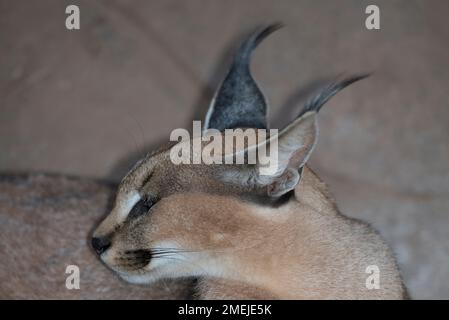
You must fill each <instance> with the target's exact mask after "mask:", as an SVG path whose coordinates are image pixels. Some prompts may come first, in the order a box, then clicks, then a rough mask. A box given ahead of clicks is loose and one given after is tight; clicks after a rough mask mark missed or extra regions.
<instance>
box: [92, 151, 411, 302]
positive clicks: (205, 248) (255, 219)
mask: <svg viewBox="0 0 449 320" xmlns="http://www.w3.org/2000/svg"><path fill="white" fill-rule="evenodd" d="M168 154H169V150H165V151H162V152H160V153H157V154H155V155H153V156H149V157H147V158H146V159H144V160H143V161H142V162H141V163H140V164H138V165H137V166H136V167H135V168H134V169H133V170H132V171H131V172H130V173H129V174H128V175H127V176H126V177H125V178H124V180H123V182H122V184H121V186H120V188H119V192H118V195H117V200H116V203H115V207H114V209H113V210H112V213H111V214H110V215H109V217H107V218H106V219H105V221H104V222H103V223H102V224H101V225H100V226H99V228H98V229H97V231H96V232H95V236H106V235H108V236H110V237H111V238H112V246H111V247H110V249H108V250H107V251H106V253H104V254H103V255H102V256H101V258H102V260H103V261H104V262H105V263H106V264H107V265H108V266H109V267H111V268H112V269H113V270H115V271H117V272H118V274H119V275H121V276H122V277H123V278H124V279H125V280H128V281H130V282H135V283H152V282H154V281H156V280H158V279H161V278H180V277H190V276H194V277H200V278H201V279H202V280H201V282H200V285H199V286H198V292H197V295H198V296H199V297H200V298H218V299H219V298H248V299H250V298H267V299H269V298H280V299H400V298H403V297H405V296H406V292H405V290H404V286H403V284H402V281H401V278H400V276H399V272H398V269H397V266H396V264H395V261H394V258H393V256H392V254H391V252H390V250H389V248H388V247H387V245H386V244H385V243H384V242H383V240H382V239H381V237H380V236H379V235H378V234H377V233H376V232H375V231H373V230H372V229H371V228H370V227H369V226H368V225H366V224H363V223H361V222H359V221H356V220H353V219H349V218H346V217H344V216H342V215H341V214H340V213H339V212H338V210H337V208H336V206H335V204H334V201H333V200H332V198H331V197H330V195H329V193H328V191H327V188H326V186H325V185H324V184H323V183H322V182H321V181H320V180H319V179H318V177H317V176H316V175H315V174H314V173H313V172H312V171H311V170H310V169H308V168H307V167H304V172H303V176H302V179H301V181H300V183H299V184H298V185H297V187H296V188H295V190H294V197H292V198H291V199H290V200H289V201H288V202H287V203H284V204H282V205H280V206H275V207H273V206H267V205H263V204H258V203H257V201H249V200H247V199H245V198H242V197H240V193H241V192H243V191H244V190H243V189H241V188H243V187H241V186H240V189H239V187H236V186H234V185H232V184H228V183H223V182H222V181H220V179H219V178H217V177H218V176H220V175H217V171H219V170H228V169H223V167H224V166H206V165H179V166H175V165H173V164H172V163H171V162H170V160H169V158H168ZM133 190H134V191H137V192H139V194H140V195H141V196H142V197H145V196H147V195H151V196H157V197H158V199H159V200H158V202H157V203H156V204H155V205H154V206H153V207H152V208H151V209H150V210H149V212H148V213H147V214H144V215H142V216H140V217H138V218H136V219H133V220H131V221H129V220H120V221H117V220H116V219H117V217H118V216H122V214H123V213H122V212H120V211H121V210H122V208H123V207H125V205H124V204H123V202H126V201H127V200H126V199H127V197H128V195H129V194H130V192H132V191H133ZM155 247H162V248H168V247H170V248H171V247H175V248H178V249H183V250H185V252H177V253H174V254H173V255H171V256H170V257H166V258H153V259H152V260H151V262H150V263H149V264H148V265H145V266H143V267H140V268H137V269H136V268H132V267H129V265H127V264H124V261H126V259H125V253H126V252H127V251H129V250H139V249H152V248H155ZM369 265H377V266H378V267H379V269H380V289H378V290H369V289H367V288H366V286H365V282H366V278H367V277H368V274H367V273H365V270H366V267H367V266H369ZM242 288H244V289H242ZM232 292H235V295H233V294H232Z"/></svg>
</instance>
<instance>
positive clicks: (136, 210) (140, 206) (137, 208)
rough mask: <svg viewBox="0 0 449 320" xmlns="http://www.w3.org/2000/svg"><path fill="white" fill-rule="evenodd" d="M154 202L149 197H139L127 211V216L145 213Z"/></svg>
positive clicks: (133, 216)
mask: <svg viewBox="0 0 449 320" xmlns="http://www.w3.org/2000/svg"><path fill="white" fill-rule="evenodd" d="M155 203H156V202H155V201H153V200H151V199H145V198H144V199H140V200H139V201H138V202H137V203H136V204H135V205H134V207H133V208H132V209H131V211H130V212H129V214H128V218H129V219H133V218H136V217H138V216H141V215H143V214H145V213H147V212H148V211H149V210H150V209H151V207H152V206H153V205H154V204H155Z"/></svg>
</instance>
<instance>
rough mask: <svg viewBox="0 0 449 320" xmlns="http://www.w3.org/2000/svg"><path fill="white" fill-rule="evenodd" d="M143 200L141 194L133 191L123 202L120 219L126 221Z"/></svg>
mask: <svg viewBox="0 0 449 320" xmlns="http://www.w3.org/2000/svg"><path fill="white" fill-rule="evenodd" d="M140 199H141V196H140V194H139V193H138V192H137V191H132V192H130V193H129V194H128V196H127V197H126V199H125V200H124V201H123V203H122V206H121V208H120V216H119V219H123V220H124V219H126V217H127V216H128V214H129V212H130V211H131V209H132V208H133V207H134V205H135V204H136V203H137V202H138V201H139V200H140Z"/></svg>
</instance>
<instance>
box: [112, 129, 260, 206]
mask: <svg viewBox="0 0 449 320" xmlns="http://www.w3.org/2000/svg"><path fill="white" fill-rule="evenodd" d="M242 135H245V133H242V132H237V133H236V136H242ZM208 136H209V137H210V136H212V137H213V139H216V138H217V137H218V139H222V140H221V141H222V144H221V145H222V146H223V153H222V154H221V156H224V157H226V156H228V152H230V153H232V154H233V153H234V152H236V151H237V152H238V151H240V150H241V149H242V148H243V145H241V146H238V145H233V146H234V148H226V145H227V144H228V143H233V140H232V139H228V140H226V139H225V137H224V135H223V134H222V133H218V134H213V135H210V134H209V135H208ZM210 141H212V139H202V138H201V137H197V138H193V139H190V140H188V141H181V142H171V143H168V144H166V145H164V146H163V147H161V148H159V150H157V151H156V152H153V153H151V154H148V155H147V156H145V157H144V158H143V159H141V160H140V161H138V162H137V163H136V164H135V165H134V167H133V168H132V169H131V170H130V171H129V172H128V174H127V175H126V176H125V177H124V178H123V180H122V182H121V184H120V186H119V194H123V195H127V194H128V195H129V194H132V193H133V192H138V193H139V194H140V195H148V194H154V195H155V196H161V197H162V196H167V195H170V194H173V193H178V192H182V191H189V192H195V191H199V192H206V193H214V194H222V195H223V194H227V195H230V194H234V193H237V194H238V193H241V192H243V191H245V192H248V191H249V190H246V189H247V186H241V185H233V184H229V183H226V181H225V180H223V179H221V178H220V177H223V176H224V175H225V174H224V173H227V172H228V170H229V169H230V168H231V167H233V170H232V172H240V171H241V170H242V169H244V167H245V166H242V165H238V167H235V166H234V165H227V164H204V163H200V164H174V163H173V162H172V161H171V159H170V152H171V149H172V148H173V147H175V146H176V147H179V146H181V145H185V144H187V145H188V144H190V151H191V155H192V157H193V154H194V153H195V152H197V151H195V150H194V149H193V146H194V145H195V144H196V143H198V144H200V145H201V146H202V148H204V146H205V145H207V144H208V143H210ZM246 142H247V143H246V144H245V146H246V147H248V146H249V145H250V144H251V143H254V142H253V141H251V140H249V141H246ZM198 144H197V145H198ZM229 150H231V151H229ZM223 163H224V162H223ZM242 188H243V189H245V190H242Z"/></svg>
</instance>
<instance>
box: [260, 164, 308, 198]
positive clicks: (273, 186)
mask: <svg viewBox="0 0 449 320" xmlns="http://www.w3.org/2000/svg"><path fill="white" fill-rule="evenodd" d="M300 177H301V176H300V173H299V172H298V170H297V169H293V168H288V169H287V170H285V171H284V172H283V173H282V174H281V175H280V176H279V177H277V178H276V179H275V180H274V181H273V182H271V183H270V184H269V185H268V186H267V194H268V195H269V196H270V197H275V198H277V197H280V196H282V195H284V194H286V193H287V192H289V191H291V190H293V189H294V188H295V187H296V185H297V184H298V183H299V180H300Z"/></svg>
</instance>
